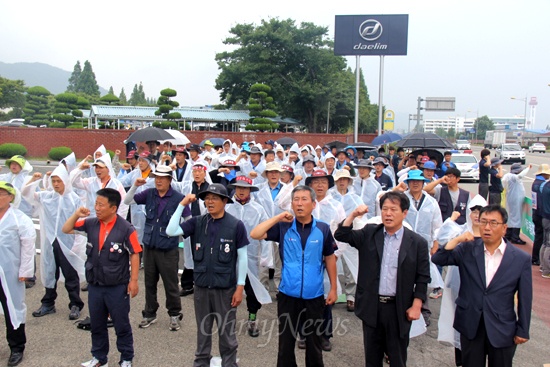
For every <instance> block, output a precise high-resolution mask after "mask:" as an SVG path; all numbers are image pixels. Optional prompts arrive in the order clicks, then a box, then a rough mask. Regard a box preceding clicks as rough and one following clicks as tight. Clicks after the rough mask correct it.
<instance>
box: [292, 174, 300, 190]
mask: <svg viewBox="0 0 550 367" xmlns="http://www.w3.org/2000/svg"><path fill="white" fill-rule="evenodd" d="M302 178H303V177H302V175H296V176H294V180H293V181H292V185H293V186H294V187H296V186H298V184H299V183H300V181H302Z"/></svg>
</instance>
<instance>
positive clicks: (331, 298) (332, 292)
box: [325, 289, 338, 305]
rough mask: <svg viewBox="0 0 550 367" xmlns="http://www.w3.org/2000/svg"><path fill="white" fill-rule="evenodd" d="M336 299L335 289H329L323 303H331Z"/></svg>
mask: <svg viewBox="0 0 550 367" xmlns="http://www.w3.org/2000/svg"><path fill="white" fill-rule="evenodd" d="M337 300H338V295H337V294H336V289H331V290H330V292H328V295H327V299H326V300H325V303H326V304H327V305H333V304H334V303H335V302H336V301H337Z"/></svg>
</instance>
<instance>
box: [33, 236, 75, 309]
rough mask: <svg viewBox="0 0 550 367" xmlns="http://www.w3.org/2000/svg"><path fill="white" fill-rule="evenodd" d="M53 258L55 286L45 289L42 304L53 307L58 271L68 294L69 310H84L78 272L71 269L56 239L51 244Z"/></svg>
mask: <svg viewBox="0 0 550 367" xmlns="http://www.w3.org/2000/svg"><path fill="white" fill-rule="evenodd" d="M52 247H53V257H54V260H55V285H54V287H53V288H46V294H45V295H44V297H42V300H41V302H42V304H43V305H44V306H46V307H51V306H53V305H55V300H56V298H57V281H58V280H59V273H60V270H61V272H63V276H64V277H65V289H66V290H67V293H68V294H69V309H70V308H71V307H73V306H77V307H78V309H79V310H82V309H83V308H84V302H82V299H81V298H80V279H79V277H78V272H77V271H76V270H75V269H74V268H73V266H72V265H71V263H70V262H69V260H67V258H66V257H65V254H64V253H63V250H62V249H61V247H60V245H59V242H58V241H57V239H56V240H55V241H54V242H53V243H52Z"/></svg>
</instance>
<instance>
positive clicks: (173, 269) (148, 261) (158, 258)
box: [142, 247, 181, 317]
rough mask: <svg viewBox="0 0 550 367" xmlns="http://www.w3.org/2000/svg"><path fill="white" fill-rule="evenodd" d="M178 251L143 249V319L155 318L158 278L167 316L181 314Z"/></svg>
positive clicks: (175, 249) (157, 304)
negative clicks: (162, 286)
mask: <svg viewBox="0 0 550 367" xmlns="http://www.w3.org/2000/svg"><path fill="white" fill-rule="evenodd" d="M178 262H179V249H178V248H177V247H176V248H173V249H171V250H168V251H161V250H157V249H154V248H150V247H144V248H143V269H144V275H145V309H144V310H143V311H142V314H143V317H155V316H157V310H158V308H159V303H158V301H157V284H158V281H159V279H160V278H162V283H163V285H164V292H165V294H166V308H167V309H168V315H170V316H178V315H180V314H181V298H180V290H179V286H178Z"/></svg>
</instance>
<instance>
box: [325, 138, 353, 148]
mask: <svg viewBox="0 0 550 367" xmlns="http://www.w3.org/2000/svg"><path fill="white" fill-rule="evenodd" d="M325 145H328V146H329V147H336V149H338V150H340V149H343V148H345V147H347V146H348V145H349V144H348V143H344V142H341V141H339V140H333V141H329V142H328V143H325Z"/></svg>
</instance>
